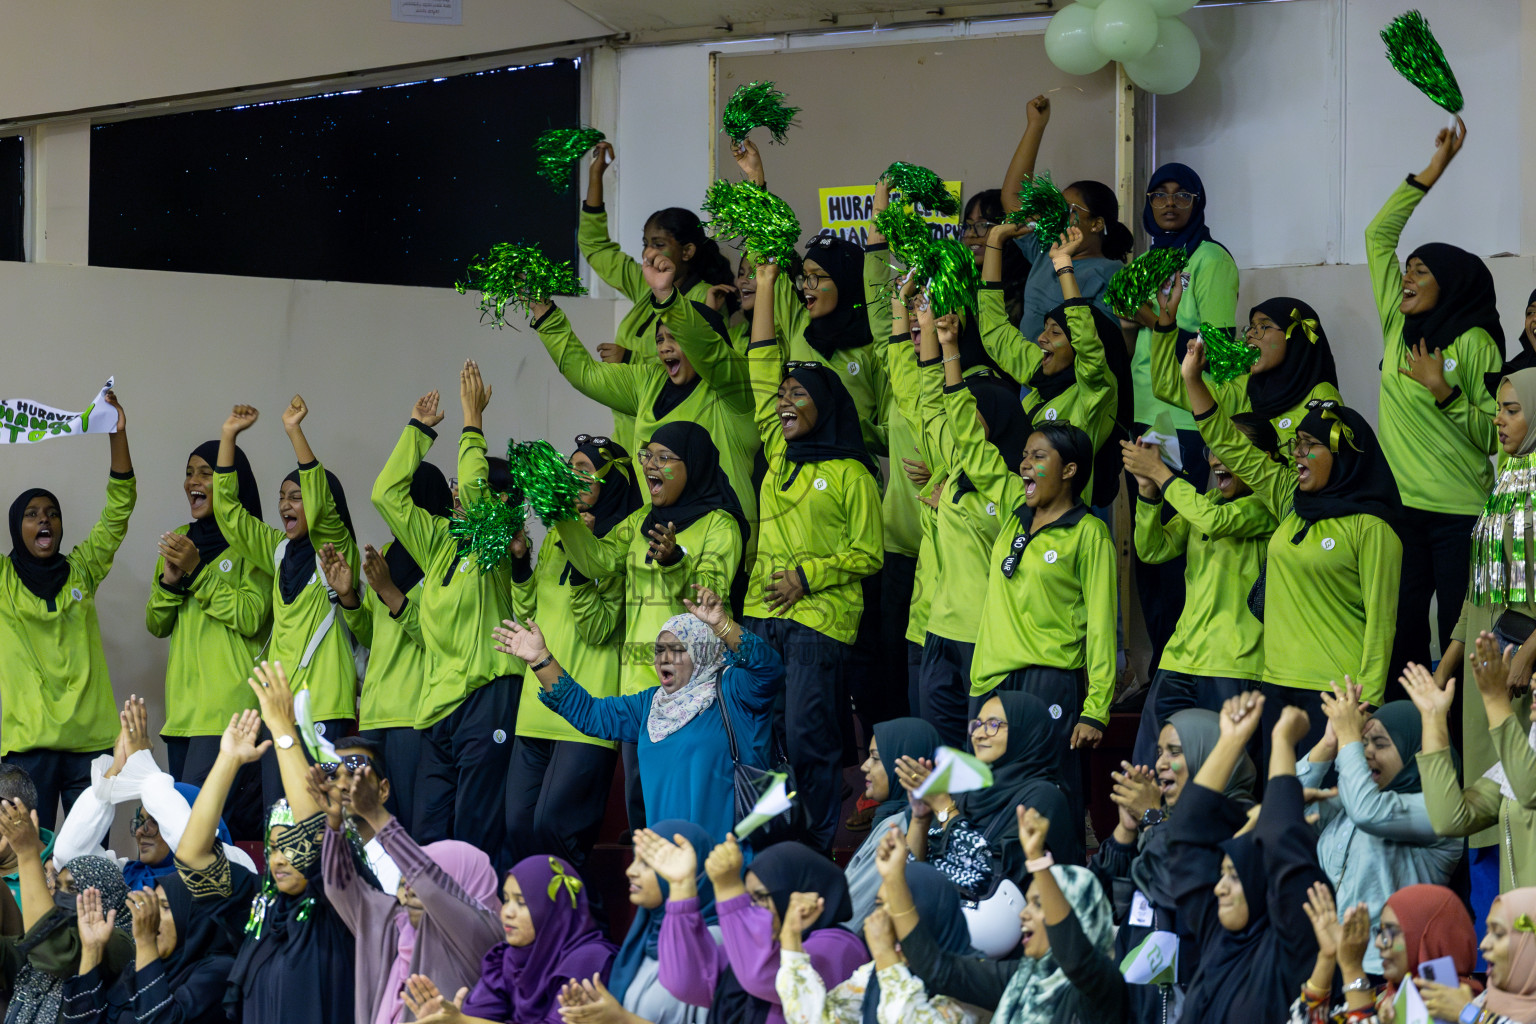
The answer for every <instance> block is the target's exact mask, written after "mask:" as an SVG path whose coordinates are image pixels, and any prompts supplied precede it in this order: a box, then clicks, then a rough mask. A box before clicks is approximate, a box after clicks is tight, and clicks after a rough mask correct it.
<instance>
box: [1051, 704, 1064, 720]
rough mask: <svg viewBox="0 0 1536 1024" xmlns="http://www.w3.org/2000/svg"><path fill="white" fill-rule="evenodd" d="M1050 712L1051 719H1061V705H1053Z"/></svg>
mask: <svg viewBox="0 0 1536 1024" xmlns="http://www.w3.org/2000/svg"><path fill="white" fill-rule="evenodd" d="M1049 710H1050V712H1051V717H1052V718H1060V717H1061V705H1060V704H1052V705H1051V706H1050V709H1049Z"/></svg>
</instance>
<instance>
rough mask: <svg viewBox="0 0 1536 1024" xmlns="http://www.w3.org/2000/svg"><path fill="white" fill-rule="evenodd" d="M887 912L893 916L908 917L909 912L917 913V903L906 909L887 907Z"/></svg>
mask: <svg viewBox="0 0 1536 1024" xmlns="http://www.w3.org/2000/svg"><path fill="white" fill-rule="evenodd" d="M885 912H886V914H888V915H889V916H891V917H906V916H907V915H908V914H915V913H917V905H916V904H913V905H912V906H910V907H908V908H907V909H906V910H892V909H891V908H890V907H886V908H885Z"/></svg>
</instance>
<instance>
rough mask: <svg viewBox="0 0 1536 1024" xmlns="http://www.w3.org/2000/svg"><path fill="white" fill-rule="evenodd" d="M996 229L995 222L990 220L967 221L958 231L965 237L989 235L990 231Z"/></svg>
mask: <svg viewBox="0 0 1536 1024" xmlns="http://www.w3.org/2000/svg"><path fill="white" fill-rule="evenodd" d="M995 227H997V222H996V221H992V220H968V221H966V222H965V223H964V224H962V225H960V230H961V232H962V233H963V234H967V235H990V234H991V233H992V229H993V228H995Z"/></svg>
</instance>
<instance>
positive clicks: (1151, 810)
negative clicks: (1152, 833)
mask: <svg viewBox="0 0 1536 1024" xmlns="http://www.w3.org/2000/svg"><path fill="white" fill-rule="evenodd" d="M1167 817H1168V816H1167V815H1166V814H1164V813H1163V809H1162V808H1161V807H1148V808H1147V809H1146V810H1144V811H1142V812H1141V822H1140V825H1141V827H1142V828H1151V827H1152V826H1153V825H1161V824H1162V823H1163V821H1164V820H1165V819H1166V818H1167Z"/></svg>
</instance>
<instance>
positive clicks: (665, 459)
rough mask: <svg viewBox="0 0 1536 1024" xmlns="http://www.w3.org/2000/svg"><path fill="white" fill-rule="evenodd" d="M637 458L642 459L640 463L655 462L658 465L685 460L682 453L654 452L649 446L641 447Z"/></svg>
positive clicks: (646, 464) (643, 464) (645, 464)
mask: <svg viewBox="0 0 1536 1024" xmlns="http://www.w3.org/2000/svg"><path fill="white" fill-rule="evenodd" d="M635 458H637V459H639V460H640V465H642V466H649V465H650V464H651V463H653V462H654V463H656V464H657V465H658V466H665V465H666V464H667V463H669V462H682V461H683V457H682V456H681V455H672V454H670V453H667V452H652V451H651V450H650V449H649V448H642V449H640V453H639V454H638V455H636V456H635Z"/></svg>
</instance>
